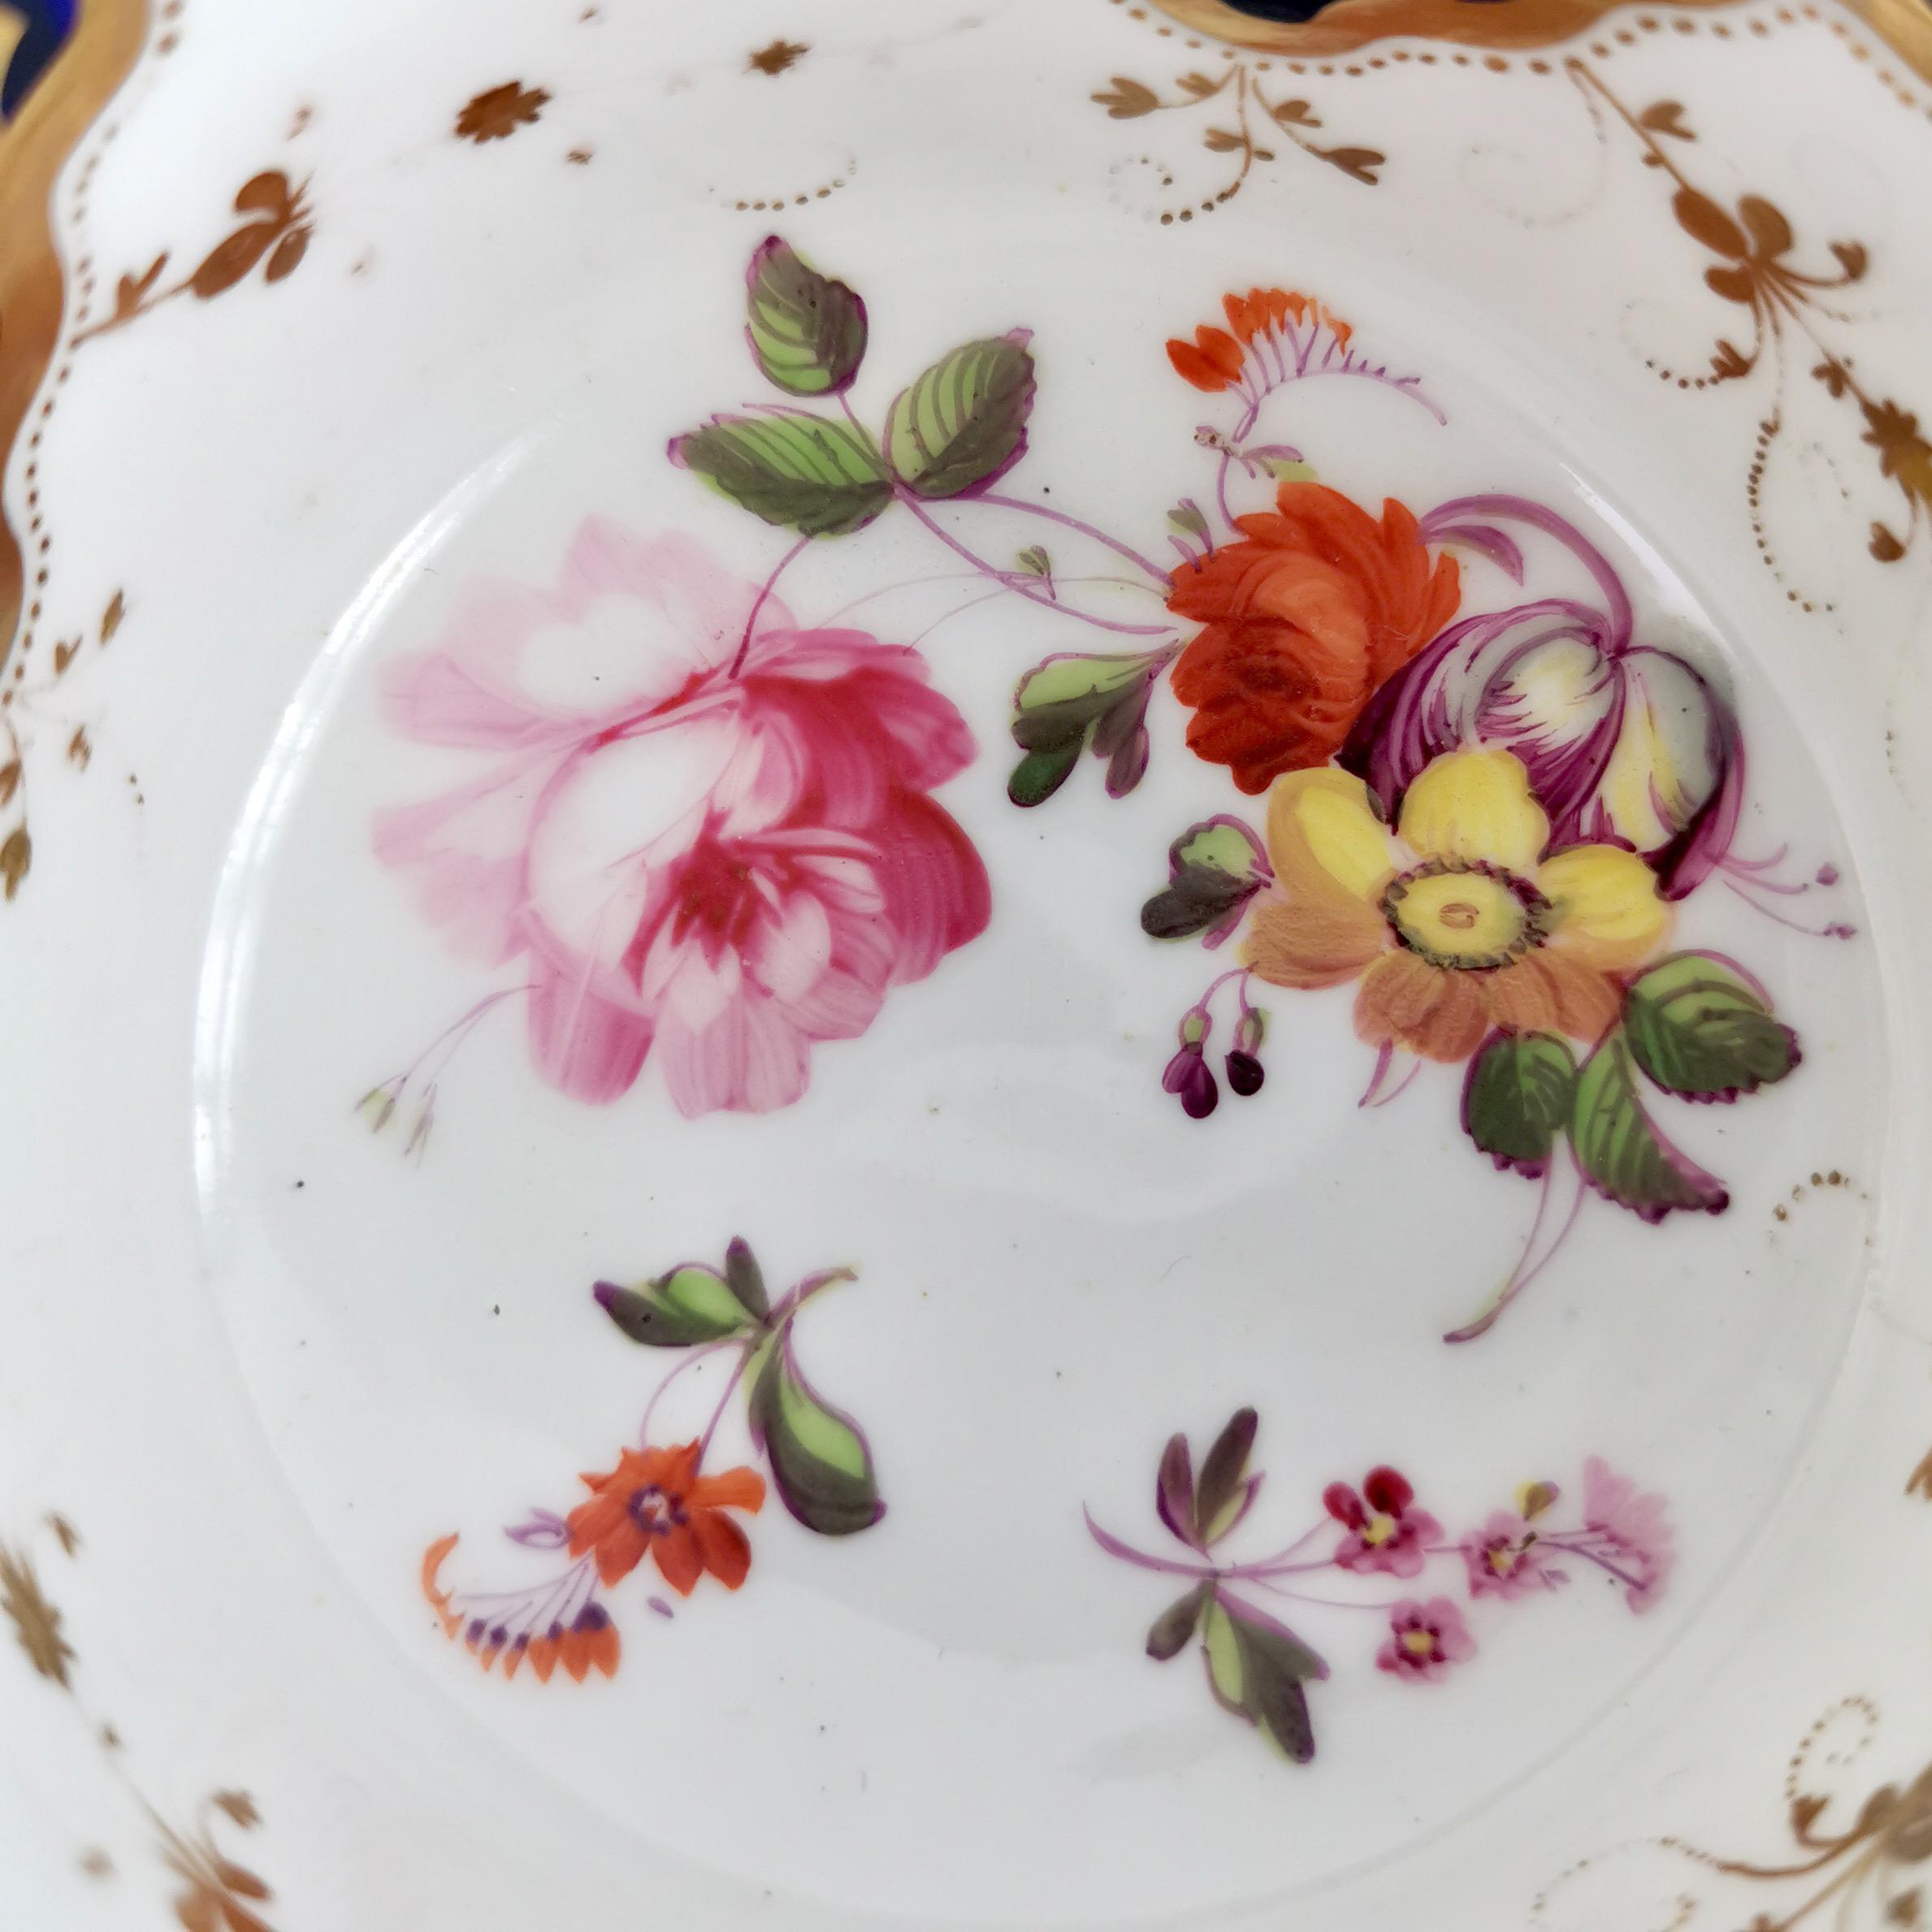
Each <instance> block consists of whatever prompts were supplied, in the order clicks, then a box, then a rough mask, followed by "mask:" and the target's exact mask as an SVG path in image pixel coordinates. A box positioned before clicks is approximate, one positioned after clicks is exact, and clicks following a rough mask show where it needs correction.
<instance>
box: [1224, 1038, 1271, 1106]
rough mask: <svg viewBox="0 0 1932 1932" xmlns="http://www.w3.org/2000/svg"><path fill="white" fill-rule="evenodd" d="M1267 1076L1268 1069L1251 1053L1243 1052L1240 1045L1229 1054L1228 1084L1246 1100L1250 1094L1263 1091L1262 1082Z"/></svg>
mask: <svg viewBox="0 0 1932 1932" xmlns="http://www.w3.org/2000/svg"><path fill="white" fill-rule="evenodd" d="M1266 1079H1267V1068H1265V1067H1263V1065H1262V1063H1261V1062H1260V1061H1259V1060H1258V1059H1255V1057H1254V1055H1253V1054H1251V1053H1243V1052H1242V1051H1241V1049H1240V1048H1239V1047H1237V1048H1236V1049H1235V1050H1234V1051H1233V1052H1232V1053H1231V1054H1229V1055H1228V1085H1229V1086H1231V1087H1232V1088H1233V1089H1234V1090H1235V1092H1236V1093H1237V1094H1240V1095H1241V1098H1243V1099H1244V1100H1245V1098H1247V1097H1248V1096H1249V1095H1250V1094H1258V1093H1259V1092H1260V1091H1261V1083H1262V1082H1263V1081H1264V1080H1266Z"/></svg>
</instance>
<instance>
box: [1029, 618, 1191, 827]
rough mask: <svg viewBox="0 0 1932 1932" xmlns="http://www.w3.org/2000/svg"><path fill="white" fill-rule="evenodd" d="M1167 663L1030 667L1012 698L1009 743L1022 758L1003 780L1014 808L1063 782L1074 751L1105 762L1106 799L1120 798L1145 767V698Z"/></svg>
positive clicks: (1142, 659)
mask: <svg viewBox="0 0 1932 1932" xmlns="http://www.w3.org/2000/svg"><path fill="white" fill-rule="evenodd" d="M1166 662H1167V658H1166V656H1165V655H1164V654H1163V653H1162V652H1140V653H1137V654H1135V655H1133V656H1120V657H1114V656H1106V657H1102V656H1085V655H1083V654H1078V653H1063V654H1059V655H1057V656H1052V657H1049V658H1047V659H1046V660H1045V661H1044V662H1042V663H1040V664H1037V665H1034V666H1033V669H1031V670H1030V671H1029V672H1028V673H1027V674H1026V675H1025V676H1024V678H1021V679H1020V686H1019V688H1018V690H1017V691H1015V692H1014V694H1013V707H1014V717H1013V741H1014V743H1016V744H1017V745H1018V746H1019V747H1020V750H1021V751H1023V752H1026V753H1027V754H1028V756H1026V757H1024V758H1023V759H1022V760H1020V764H1019V765H1018V767H1017V768H1016V770H1015V771H1014V773H1013V775H1012V777H1011V778H1010V779H1009V780H1008V781H1007V796H1008V797H1009V798H1011V799H1012V801H1013V803H1014V804H1016V805H1037V804H1041V803H1042V801H1043V800H1045V799H1050V798H1051V797H1052V796H1053V795H1054V793H1055V792H1056V791H1059V788H1060V786H1062V785H1063V784H1064V783H1065V782H1066V780H1067V775H1068V773H1069V772H1071V771H1072V769H1073V767H1074V765H1075V763H1076V760H1078V758H1079V756H1080V754H1081V748H1082V747H1084V746H1087V745H1089V744H1090V745H1091V746H1092V747H1093V750H1094V753H1095V755H1096V756H1098V757H1101V758H1104V759H1106V760H1108V761H1109V763H1108V769H1107V795H1108V796H1109V797H1111V798H1119V797H1121V796H1122V795H1124V794H1125V793H1127V792H1129V791H1133V788H1134V786H1136V785H1137V784H1138V783H1139V782H1140V778H1141V773H1142V772H1143V771H1144V770H1145V769H1146V753H1147V737H1146V724H1145V720H1146V713H1147V700H1148V699H1149V697H1150V695H1151V694H1152V692H1153V689H1154V679H1155V678H1157V677H1159V674H1160V671H1161V668H1162V666H1163V665H1164V664H1165V663H1166Z"/></svg>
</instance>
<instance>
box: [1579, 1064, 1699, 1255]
mask: <svg viewBox="0 0 1932 1932" xmlns="http://www.w3.org/2000/svg"><path fill="white" fill-rule="evenodd" d="M1570 1144H1571V1145H1572V1146H1574V1147H1575V1150H1576V1159H1577V1165H1578V1166H1579V1167H1581V1168H1582V1169H1583V1175H1584V1177H1585V1179H1587V1180H1588V1181H1589V1182H1590V1184H1591V1185H1592V1186H1593V1187H1594V1188H1595V1189H1596V1190H1597V1192H1598V1193H1601V1194H1602V1195H1604V1196H1605V1197H1606V1198H1608V1199H1609V1200H1612V1201H1614V1202H1616V1203H1617V1204H1618V1206H1620V1207H1627V1208H1629V1209H1630V1210H1631V1212H1632V1213H1634V1214H1635V1215H1637V1216H1638V1217H1639V1218H1640V1219H1643V1220H1646V1221H1649V1222H1652V1223H1653V1224H1654V1223H1656V1222H1658V1221H1661V1220H1662V1219H1663V1218H1664V1217H1665V1215H1667V1214H1669V1213H1670V1212H1671V1211H1673V1210H1674V1209H1701V1210H1702V1211H1704V1212H1705V1213H1706V1214H1722V1212H1723V1211H1724V1210H1725V1209H1726V1207H1728V1206H1730V1205H1731V1196H1730V1195H1729V1194H1728V1193H1726V1191H1725V1189H1724V1185H1723V1184H1722V1182H1721V1181H1720V1180H1718V1178H1717V1177H1716V1176H1714V1175H1712V1174H1707V1173H1705V1171H1704V1169H1703V1168H1701V1167H1699V1166H1698V1165H1697V1163H1696V1162H1695V1161H1693V1160H1692V1159H1691V1158H1690V1157H1689V1156H1688V1155H1687V1154H1684V1153H1683V1152H1681V1151H1680V1150H1679V1149H1677V1148H1675V1147H1674V1146H1671V1144H1670V1141H1667V1140H1666V1139H1665V1138H1664V1137H1663V1135H1662V1134H1661V1133H1659V1132H1658V1130H1657V1125H1656V1124H1655V1123H1654V1122H1653V1120H1651V1118H1650V1116H1649V1115H1648V1114H1647V1113H1645V1112H1644V1107H1643V1105H1642V1103H1641V1102H1640V1100H1639V1099H1638V1098H1637V1077H1636V1064H1635V1061H1634V1060H1633V1059H1631V1051H1630V1048H1629V1046H1627V1044H1626V1043H1625V1041H1624V1037H1623V1034H1622V1030H1621V1029H1618V1030H1617V1031H1615V1032H1613V1033H1611V1034H1610V1035H1609V1037H1608V1038H1607V1039H1606V1040H1605V1041H1604V1042H1603V1044H1602V1045H1601V1046H1599V1047H1598V1048H1597V1050H1596V1052H1595V1053H1593V1054H1592V1055H1591V1056H1590V1057H1589V1059H1588V1060H1586V1061H1585V1062H1584V1063H1583V1072H1581V1073H1580V1074H1579V1075H1578V1076H1577V1082H1576V1102H1575V1111H1574V1112H1573V1114H1572V1115H1571V1117H1570Z"/></svg>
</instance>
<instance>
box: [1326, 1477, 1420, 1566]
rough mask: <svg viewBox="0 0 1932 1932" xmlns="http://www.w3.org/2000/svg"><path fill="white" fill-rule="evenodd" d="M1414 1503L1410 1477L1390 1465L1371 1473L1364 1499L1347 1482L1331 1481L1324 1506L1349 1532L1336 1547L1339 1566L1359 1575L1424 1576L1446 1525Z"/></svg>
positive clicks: (1365, 1482) (1365, 1484)
mask: <svg viewBox="0 0 1932 1932" xmlns="http://www.w3.org/2000/svg"><path fill="white" fill-rule="evenodd" d="M1414 1503H1415V1491H1414V1488H1413V1487H1412V1486H1411V1485H1410V1482H1409V1480H1408V1479H1407V1478H1406V1476H1404V1475H1402V1473H1401V1471H1399V1470H1395V1469H1390V1468H1388V1467H1387V1466H1382V1467H1380V1468H1376V1469H1371V1471H1369V1472H1368V1475H1367V1477H1366V1478H1365V1479H1363V1482H1362V1492H1361V1494H1359V1495H1358V1494H1357V1493H1356V1492H1355V1491H1354V1490H1353V1489H1352V1488H1349V1485H1348V1484H1346V1483H1331V1484H1329V1485H1328V1488H1326V1489H1324V1490H1323V1492H1322V1506H1323V1508H1324V1509H1325V1510H1327V1511H1328V1514H1330V1515H1331V1516H1332V1517H1333V1518H1335V1520H1336V1522H1337V1523H1340V1524H1341V1526H1342V1527H1343V1528H1344V1529H1345V1530H1346V1531H1348V1532H1349V1533H1348V1534H1347V1535H1346V1536H1344V1537H1343V1538H1342V1540H1341V1542H1340V1543H1339V1544H1336V1549H1335V1558H1334V1560H1335V1562H1336V1563H1337V1564H1339V1565H1340V1566H1341V1568H1342V1569H1344V1570H1356V1571H1358V1572H1366V1571H1369V1570H1383V1571H1385V1572H1386V1573H1387V1574H1388V1575H1390V1576H1419V1575H1421V1574H1422V1567H1423V1564H1424V1563H1426V1562H1427V1561H1428V1546H1429V1544H1432V1543H1433V1542H1434V1541H1435V1540H1436V1538H1437V1537H1439V1536H1440V1535H1441V1534H1442V1525H1441V1524H1440V1523H1438V1522H1437V1521H1436V1518H1434V1517H1433V1516H1432V1515H1431V1514H1429V1513H1428V1511H1427V1510H1419V1509H1417V1508H1415V1507H1414Z"/></svg>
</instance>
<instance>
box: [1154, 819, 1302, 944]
mask: <svg viewBox="0 0 1932 1932" xmlns="http://www.w3.org/2000/svg"><path fill="white" fill-rule="evenodd" d="M1270 876H1271V874H1270V872H1269V869H1268V864H1267V858H1266V856H1264V855H1263V851H1262V850H1261V847H1260V844H1259V843H1258V841H1257V840H1256V838H1255V837H1254V834H1253V833H1252V832H1250V830H1248V828H1247V827H1246V826H1245V825H1243V824H1242V823H1241V821H1240V820H1239V819H1237V818H1229V817H1226V816H1225V815H1220V816H1217V817H1214V818H1208V819H1203V820H1202V821H1200V822H1199V823H1198V824H1197V825H1189V827H1188V829H1187V830H1185V832H1183V833H1182V834H1181V835H1180V837H1179V838H1176V840H1175V841H1174V843H1173V844H1172V845H1171V846H1170V847H1168V848H1167V885H1166V886H1164V887H1163V889H1162V890H1160V891H1159V892H1157V893H1155V894H1154V896H1153V898H1151V899H1149V900H1148V901H1147V903H1146V904H1145V905H1144V906H1142V907H1141V931H1142V932H1144V933H1145V934H1147V936H1148V937H1149V938H1153V939H1186V938H1192V937H1193V935H1194V934H1197V933H1204V934H1207V936H1208V937H1207V944H1208V945H1210V946H1218V945H1219V944H1220V942H1222V940H1224V939H1225V938H1227V937H1228V934H1230V933H1231V932H1232V931H1233V929H1234V928H1235V927H1236V926H1237V925H1238V924H1239V923H1240V921H1241V912H1242V910H1243V908H1245V906H1246V905H1247V903H1248V901H1249V900H1250V899H1252V898H1253V897H1254V895H1255V894H1256V893H1257V892H1258V891H1259V890H1261V888H1262V887H1263V886H1264V885H1266V884H1267V881H1268V879H1269V877H1270Z"/></svg>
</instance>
